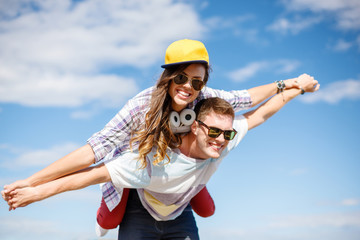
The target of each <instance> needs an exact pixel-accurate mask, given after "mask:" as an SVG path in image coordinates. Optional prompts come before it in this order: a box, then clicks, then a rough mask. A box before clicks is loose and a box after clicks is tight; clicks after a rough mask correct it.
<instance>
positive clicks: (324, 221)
mask: <svg viewBox="0 0 360 240" xmlns="http://www.w3.org/2000/svg"><path fill="white" fill-rule="evenodd" d="M258 218H259V219H257V221H255V222H256V223H255V224H250V225H249V224H245V225H242V226H241V228H239V227H238V228H231V227H226V226H219V225H217V227H216V228H207V229H202V228H201V227H200V232H201V234H202V236H203V237H204V238H205V239H209V240H216V239H219V238H221V239H224V240H227V239H229V240H230V239H252V240H289V239H293V240H303V239H307V240H318V239H328V240H338V239H347V240H357V239H359V236H358V233H359V231H360V213H359V212H344V213H325V214H317V215H316V214H304V215H290V216H289V215H288V216H274V217H269V216H259V217H258Z"/></svg>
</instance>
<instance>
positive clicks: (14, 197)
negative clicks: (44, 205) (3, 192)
mask: <svg viewBox="0 0 360 240" xmlns="http://www.w3.org/2000/svg"><path fill="white" fill-rule="evenodd" d="M39 200H41V198H40V196H39V194H38V192H37V190H36V187H25V188H19V189H15V190H13V191H11V192H10V193H9V199H8V201H7V203H8V205H9V211H11V210H15V209H16V208H18V207H26V206H27V205H29V204H31V203H33V202H36V201H39Z"/></svg>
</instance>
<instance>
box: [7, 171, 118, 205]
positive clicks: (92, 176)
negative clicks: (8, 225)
mask: <svg viewBox="0 0 360 240" xmlns="http://www.w3.org/2000/svg"><path fill="white" fill-rule="evenodd" d="M108 181H111V178H110V174H109V172H108V170H107V168H106V167H105V165H104V164H100V165H98V166H94V167H90V168H86V169H83V170H81V171H79V172H76V173H73V174H70V175H67V176H64V177H62V178H58V179H56V180H53V181H50V182H47V183H44V184H41V185H38V186H35V187H25V188H20V189H15V190H14V191H12V192H11V198H10V199H9V200H8V204H9V206H10V210H11V209H16V208H18V207H25V206H27V205H29V204H31V203H33V202H37V201H41V200H44V199H46V198H49V197H51V196H54V195H56V194H59V193H63V192H67V191H73V190H78V189H82V188H85V187H88V186H90V185H94V184H99V183H103V182H108Z"/></svg>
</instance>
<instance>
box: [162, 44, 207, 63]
mask: <svg viewBox="0 0 360 240" xmlns="http://www.w3.org/2000/svg"><path fill="white" fill-rule="evenodd" d="M186 63H206V64H209V54H208V52H207V51H206V48H205V46H204V44H203V43H202V42H200V41H196V40H190V39H183V40H178V41H175V42H173V43H172V44H170V45H169V47H168V48H167V49H166V54H165V64H164V65H161V67H162V68H167V67H171V66H174V65H178V64H186Z"/></svg>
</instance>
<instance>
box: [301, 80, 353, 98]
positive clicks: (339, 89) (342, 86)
mask: <svg viewBox="0 0 360 240" xmlns="http://www.w3.org/2000/svg"><path fill="white" fill-rule="evenodd" d="M344 99H352V100H357V99H360V80H358V79H357V80H354V79H349V80H344V81H337V82H333V83H331V84H329V85H328V86H325V87H324V86H321V88H320V90H319V91H317V92H315V93H312V94H305V95H304V96H303V97H301V98H299V100H301V101H303V102H306V103H313V102H321V101H323V102H327V103H331V104H334V103H338V102H340V101H342V100H344Z"/></svg>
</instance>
